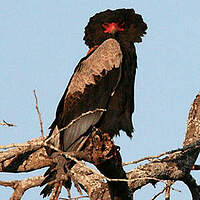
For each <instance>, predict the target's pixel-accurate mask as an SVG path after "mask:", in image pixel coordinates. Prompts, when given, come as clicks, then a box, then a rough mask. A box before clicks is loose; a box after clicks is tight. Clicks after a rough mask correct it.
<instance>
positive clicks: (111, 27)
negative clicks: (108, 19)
mask: <svg viewBox="0 0 200 200" xmlns="http://www.w3.org/2000/svg"><path fill="white" fill-rule="evenodd" d="M123 25H124V22H123V23H114V22H112V23H105V24H102V26H103V28H105V30H104V33H111V34H113V33H115V32H118V31H124V28H123V27H122V26H123Z"/></svg>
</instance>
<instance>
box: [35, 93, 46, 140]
mask: <svg viewBox="0 0 200 200" xmlns="http://www.w3.org/2000/svg"><path fill="white" fill-rule="evenodd" d="M33 93H34V97H35V108H36V110H37V113H38V117H39V121H40V132H41V135H42V137H43V138H44V130H43V123H42V116H41V113H40V110H39V107H38V98H37V95H36V91H35V90H33Z"/></svg>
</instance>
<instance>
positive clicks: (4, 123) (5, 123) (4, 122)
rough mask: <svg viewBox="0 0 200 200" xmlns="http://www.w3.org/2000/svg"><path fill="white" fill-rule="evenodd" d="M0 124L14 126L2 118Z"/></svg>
mask: <svg viewBox="0 0 200 200" xmlns="http://www.w3.org/2000/svg"><path fill="white" fill-rule="evenodd" d="M0 126H9V127H11V126H16V125H15V124H12V123H8V122H6V121H5V120H3V122H0Z"/></svg>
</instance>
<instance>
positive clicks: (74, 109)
mask: <svg viewBox="0 0 200 200" xmlns="http://www.w3.org/2000/svg"><path fill="white" fill-rule="evenodd" d="M121 63H122V51H121V48H120V45H119V43H118V42H117V41H116V40H114V39H108V40H106V41H105V42H103V43H102V44H101V45H100V46H99V47H98V48H97V49H96V50H95V51H94V53H92V54H91V55H90V56H89V57H87V58H86V59H83V60H81V61H80V63H79V64H78V66H77V67H76V69H75V72H74V74H73V76H72V78H71V80H70V82H69V85H68V87H67V89H66V91H65V93H64V95H63V97H62V99H61V102H60V103H59V106H58V108H57V113H56V119H55V121H54V123H53V124H52V126H51V128H52V129H54V128H55V127H56V126H58V128H59V129H61V128H63V127H66V126H67V125H69V124H70V123H72V122H73V123H72V124H71V125H70V126H69V127H68V128H67V129H65V130H63V131H62V132H61V137H60V143H61V146H62V149H63V150H64V151H69V150H72V149H73V150H74V148H73V147H72V146H73V144H74V143H75V142H77V140H78V139H80V138H81V136H82V135H84V133H86V132H87V130H88V129H89V128H90V127H91V126H94V125H95V124H96V123H98V121H99V120H100V119H101V116H102V114H103V112H104V111H99V112H91V111H95V110H99V109H100V110H101V109H106V107H107V106H108V102H109V99H110V97H111V95H112V93H113V92H114V90H115V89H116V87H117V85H118V83H119V81H120V78H121V70H120V66H121ZM90 112H91V113H90ZM84 114H85V115H84ZM51 132H52V131H51Z"/></svg>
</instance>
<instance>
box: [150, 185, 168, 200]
mask: <svg viewBox="0 0 200 200" xmlns="http://www.w3.org/2000/svg"><path fill="white" fill-rule="evenodd" d="M166 188H167V186H165V187H164V188H163V190H162V191H160V192H159V193H158V194H156V195H155V196H154V197H153V198H152V199H151V200H155V199H156V198H157V197H158V196H160V195H161V194H163V193H164V191H165V190H166Z"/></svg>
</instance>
